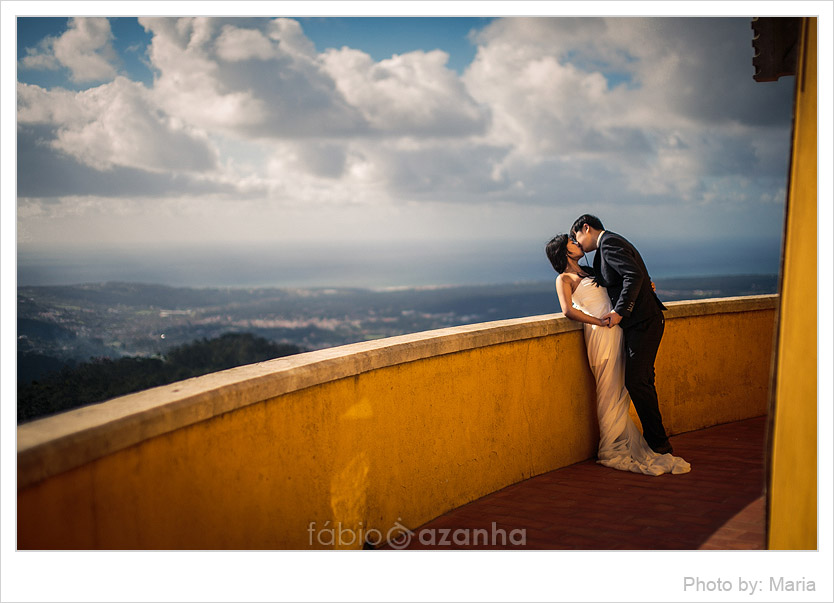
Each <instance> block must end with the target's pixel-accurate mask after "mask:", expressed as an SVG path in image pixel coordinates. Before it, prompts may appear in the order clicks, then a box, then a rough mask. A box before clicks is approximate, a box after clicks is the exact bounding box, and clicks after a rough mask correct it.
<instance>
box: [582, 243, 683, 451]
mask: <svg viewBox="0 0 834 603" xmlns="http://www.w3.org/2000/svg"><path fill="white" fill-rule="evenodd" d="M594 272H595V273H596V277H597V279H598V281H599V282H600V284H601V285H604V286H605V287H606V288H607V289H608V296H609V297H610V298H611V305H612V307H613V309H614V311H615V312H616V313H617V314H619V315H620V316H622V321H621V322H620V327H621V328H622V329H623V339H624V340H625V353H626V359H625V385H626V389H628V393H629V395H630V396H631V401H632V402H634V408H635V409H636V410H637V416H639V417H640V423H641V424H642V425H643V437H645V438H646V442H647V443H648V444H649V446H650V447H652V448H656V447H658V446H664V445H666V444H668V439H667V437H666V430H665V429H664V428H663V419H662V417H661V415H660V408H659V406H658V401H657V390H656V389H655V373H654V362H655V359H656V358H657V350H658V348H659V347H660V340H661V339H662V338H663V330H664V328H665V323H666V321H665V320H664V318H663V310H665V309H666V308H665V307H664V306H663V304H662V303H661V302H660V300H659V299H658V297H657V295H655V292H654V290H653V289H652V285H651V277H650V276H649V273H648V271H647V270H646V265H645V264H644V263H643V258H642V257H641V256H640V253H639V252H638V251H637V249H635V248H634V246H633V245H632V244H631V243H629V242H628V241H627V240H626V239H625V238H623V237H621V236H620V235H618V234H616V233H613V232H610V231H605V232H604V233H603V234H602V236H601V237H600V243H599V248H598V250H597V253H596V256H595V257H594Z"/></svg>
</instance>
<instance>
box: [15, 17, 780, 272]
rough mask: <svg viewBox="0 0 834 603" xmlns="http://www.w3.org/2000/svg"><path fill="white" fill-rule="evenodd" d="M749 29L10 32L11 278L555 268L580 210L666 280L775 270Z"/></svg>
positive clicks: (550, 23)
mask: <svg viewBox="0 0 834 603" xmlns="http://www.w3.org/2000/svg"><path fill="white" fill-rule="evenodd" d="M751 38H752V30H751V27H750V18H747V17H739V18H721V17H706V18H692V17H681V18H636V17H626V18H604V17H588V18H580V17H563V18H559V17H538V18H521V17H511V18H483V17H479V18H474V17H456V18H440V17H422V18H416V17H397V18H374V17H370V18H359V17H339V18H327V17H304V18H282V17H277V18H252V17H247V18H244V17H225V18H207V17H182V18H169V17H156V18H138V19H136V18H133V17H113V18H107V17H95V18H72V17H70V18H65V17H64V18H40V17H37V18H35V17H33V18H25V17H24V18H18V20H17V65H16V67H17V83H16V92H17V114H16V118H17V249H18V259H19V269H20V271H19V279H20V283H21V284H47V283H61V282H64V283H65V282H66V281H72V280H79V279H81V280H131V279H132V278H134V277H135V278H139V277H138V276H136V274H135V273H129V271H127V268H126V267H127V266H130V265H133V266H136V265H143V266H144V268H145V270H144V274H143V275H142V277H141V278H142V280H148V279H152V280H156V281H158V282H165V283H170V284H173V283H182V284H192V285H208V284H229V285H238V284H242V285H245V284H257V285H264V284H301V283H302V282H303V284H316V283H318V284H323V285H337V284H341V285H343V284H351V283H354V284H360V285H407V284H437V283H438V282H440V283H454V282H471V281H479V282H480V281H490V282H512V281H515V280H529V279H537V278H551V276H552V274H551V269H550V267H549V265H548V264H547V262H546V260H545V258H544V254H543V251H542V250H543V247H544V243H545V242H546V241H547V240H548V239H549V238H550V237H551V236H553V235H555V234H557V233H558V232H564V231H566V230H567V229H568V228H569V226H570V225H571V223H572V222H573V220H574V219H575V218H576V217H577V216H579V215H580V214H582V213H586V212H588V213H593V214H596V215H598V216H599V217H600V218H601V219H602V221H603V223H604V224H605V225H606V227H607V228H609V229H611V230H615V231H617V232H620V233H621V234H624V235H625V236H627V237H628V238H630V239H631V240H632V241H633V242H635V243H636V244H637V245H638V247H639V248H641V249H644V250H646V251H645V253H647V254H648V256H649V257H648V258H647V261H648V262H649V265H650V269H651V266H652V262H653V261H656V262H658V263H659V262H666V263H667V264H670V263H671V265H670V266H668V267H666V266H664V267H663V268H662V269H659V270H661V272H662V273H663V274H666V275H672V273H675V272H677V273H679V274H680V275H686V274H694V273H698V274H709V273H722V274H726V273H733V272H736V273H741V272H748V273H749V272H770V273H773V272H776V271H777V270H778V261H779V246H780V239H781V233H782V222H783V211H784V199H785V183H786V175H787V159H788V151H789V147H790V141H789V129H790V123H791V108H792V94H793V85H794V81H793V80H794V78H793V77H787V78H782V79H781V80H779V81H778V82H773V83H756V82H755V81H754V80H753V79H752V64H751V61H752V47H751ZM196 252H198V253H199V254H200V255H201V256H202V257H204V258H207V259H208V261H207V262H205V263H204V264H203V267H202V270H197V271H195V270H193V267H192V268H189V267H188V266H186V265H184V264H181V263H180V264H178V263H177V262H176V261H172V258H179V257H182V256H183V255H188V254H189V253H196ZM438 255H439V256H440V257H442V258H444V260H443V261H441V262H437V261H436V258H437V256H438ZM290 256H292V257H294V258H295V260H294V261H295V262H296V265H298V266H302V267H303V272H305V273H306V274H307V275H308V277H309V278H307V279H301V280H299V279H295V280H292V279H290V280H287V278H286V273H287V271H286V270H284V271H281V270H278V269H277V266H278V264H281V263H282V258H288V257H290ZM299 256H301V257H300V258H299ZM369 256H370V257H371V258H375V259H371V260H369V259H368V258H369ZM116 257H121V258H122V260H119V261H115V259H114V258H116ZM219 258H227V259H228V258H237V259H236V260H235V263H236V265H238V266H239V267H240V269H239V270H235V269H232V270H226V271H225V272H223V273H221V272H219V269H218V270H216V271H214V272H213V273H212V274H207V273H206V266H208V267H211V266H213V265H214V264H215V263H217V262H216V260H218V259H219ZM693 258H697V260H698V261H697V262H696V264H697V266H691V265H690V264H692V260H693ZM336 260H342V261H343V262H345V263H347V264H350V265H352V266H354V268H355V270H348V269H343V270H340V271H338V276H337V277H334V276H333V275H332V273H333V270H332V269H326V265H327V264H328V263H333V262H334V261H336ZM385 262H387V264H386V263H385ZM678 262H679V265H678ZM264 263H266V264H267V265H270V264H271V265H273V267H274V268H276V269H275V270H269V269H266V270H262V269H259V270H260V272H259V275H260V277H261V278H256V277H255V276H253V277H252V278H247V279H243V278H242V276H241V275H243V274H244V273H245V272H246V271H247V270H246V269H247V267H250V270H249V271H250V272H251V267H252V266H255V265H256V264H257V265H258V266H262V265H263V264H264ZM284 263H285V262H284ZM383 264H385V265H383ZM360 265H361V266H360ZM676 266H677V270H676ZM284 267H286V266H284ZM120 271H123V272H120ZM198 272H199V273H200V274H201V275H202V276H198ZM383 274H384V275H385V276H383ZM325 278H329V279H330V280H329V281H328V282H324V280H323V279H325Z"/></svg>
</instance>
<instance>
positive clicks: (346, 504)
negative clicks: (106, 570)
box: [17, 297, 776, 549]
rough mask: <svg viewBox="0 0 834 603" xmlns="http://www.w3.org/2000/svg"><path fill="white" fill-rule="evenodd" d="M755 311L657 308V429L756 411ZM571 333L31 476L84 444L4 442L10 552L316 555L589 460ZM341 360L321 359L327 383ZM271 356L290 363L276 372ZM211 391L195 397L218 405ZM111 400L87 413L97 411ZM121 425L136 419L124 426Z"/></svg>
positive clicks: (351, 381)
mask: <svg viewBox="0 0 834 603" xmlns="http://www.w3.org/2000/svg"><path fill="white" fill-rule="evenodd" d="M754 302H755V303H752V302H747V301H745V300H741V301H739V302H738V303H736V306H737V307H736V309H734V310H732V311H724V310H722V308H724V306H726V305H727V303H726V302H723V301H717V302H699V303H698V304H697V306H692V307H693V308H695V310H692V311H690V310H688V309H687V308H690V306H688V305H687V303H680V304H678V305H675V304H670V306H671V307H670V312H669V318H668V320H667V331H666V335H665V337H664V340H663V344H662V345H661V349H660V355H659V358H658V363H657V369H658V387H659V391H660V397H661V401H662V405H663V406H662V412H663V414H664V418H665V421H666V424H667V427H668V429H669V431H670V433H680V432H684V431H689V430H692V429H698V428H701V427H704V426H707V425H714V424H718V423H724V422H728V421H733V420H737V419H743V418H749V417H754V416H761V415H763V414H764V413H765V412H766V409H767V400H768V386H769V380H770V377H769V365H770V359H771V350H772V340H773V327H774V324H775V305H776V300H775V297H770V298H757V299H756V300H754ZM739 308H741V309H739ZM693 312H694V313H695V314H693ZM675 316H677V318H676V317H675ZM508 322H510V321H508ZM569 322H570V321H567V319H564V318H560V317H557V318H547V317H545V318H542V319H541V320H538V321H537V323H536V324H538V325H539V326H541V325H552V324H554V323H555V324H558V325H567V326H565V327H564V329H563V330H562V331H561V332H553V333H551V334H547V335H543V336H529V337H528V336H524V337H516V339H514V340H509V341H496V342H492V341H491V340H489V339H486V340H485V341H486V343H485V344H484V345H478V346H476V347H474V348H472V349H468V350H463V351H460V352H455V353H448V354H438V355H429V356H428V357H426V358H422V359H419V360H414V361H408V362H403V363H392V364H391V365H390V366H384V367H382V368H373V369H370V370H366V371H361V372H359V373H358V374H356V375H353V376H349V377H343V378H337V379H335V380H330V381H327V380H324V381H323V382H322V383H320V384H317V385H313V386H310V387H303V388H301V389H298V390H295V391H290V392H288V393H286V394H283V395H280V396H276V397H271V398H267V399H264V400H263V401H258V402H255V403H250V404H246V405H243V406H241V407H240V408H237V409H235V410H232V411H229V412H221V413H219V414H217V416H214V417H212V418H209V419H206V420H199V421H196V422H194V423H192V424H189V425H186V426H184V427H181V428H176V429H174V430H172V431H169V432H167V433H163V434H161V435H155V436H153V437H148V438H145V439H142V440H140V441H138V442H137V443H135V444H133V445H130V446H128V447H126V448H123V449H119V450H116V451H114V452H112V453H110V452H108V453H104V454H102V455H101V456H99V457H97V458H92V459H91V460H89V461H84V462H82V463H80V464H79V465H78V466H76V467H73V468H70V469H68V470H61V471H56V472H54V474H49V472H46V473H43V471H45V470H44V469H42V467H47V466H49V465H50V463H53V464H55V463H58V462H59V461H60V459H59V458H52V457H58V456H61V455H64V456H66V455H67V454H68V452H66V451H69V453H71V454H78V455H84V454H88V455H89V454H90V452H89V450H84V448H85V447H89V446H92V444H90V443H89V442H88V441H86V440H84V439H83V437H82V436H83V434H80V433H69V434H66V435H65V436H62V439H61V441H62V442H64V444H62V446H65V447H64V448H61V449H60V450H63V451H64V452H56V451H57V450H58V448H57V446H58V444H59V442H58V441H57V439H56V440H55V441H51V440H49V439H46V440H45V441H43V442H41V444H40V445H39V446H38V447H37V448H36V449H35V448H32V449H31V450H28V451H27V450H21V448H20V446H21V445H20V444H19V452H18V463H19V476H18V478H19V483H21V484H24V485H23V487H21V488H20V489H19V491H18V507H17V510H18V546H19V548H21V549H32V548H35V549H76V548H81V549H95V548H105V549H144V548H151V549H160V548H161V549H263V548H266V549H308V548H329V546H330V545H329V544H328V543H327V542H326V540H325V542H321V541H320V540H319V539H318V538H319V532H318V531H316V532H315V534H316V536H314V535H313V533H311V531H310V529H311V522H315V526H314V528H313V529H315V530H318V529H319V528H327V527H330V528H337V527H338V528H339V529H342V530H346V531H347V530H350V531H351V532H350V533H351V534H363V533H365V534H368V530H371V529H373V530H379V532H378V533H379V534H382V535H385V534H387V533H388V531H389V530H390V529H391V528H392V527H394V526H395V525H396V524H397V523H398V522H399V523H400V524H401V525H403V526H406V527H408V528H416V527H417V526H419V525H421V524H423V523H425V522H426V521H428V520H430V519H432V518H434V517H436V516H438V515H440V514H442V513H444V512H446V511H448V510H450V509H452V508H455V507H458V506H460V505H463V504H465V503H467V502H470V501H472V500H474V499H476V498H479V497H481V496H483V495H485V494H488V493H490V492H493V491H495V490H498V489H500V488H502V487H504V486H507V485H509V484H512V483H515V482H518V481H520V480H523V479H526V478H529V477H532V476H534V475H537V474H540V473H543V472H546V471H549V470H552V469H555V468H558V467H562V466H565V465H568V464H571V463H574V462H578V461H582V460H584V459H587V458H589V457H591V456H592V455H593V454H594V452H595V448H596V438H597V427H596V418H595V410H594V393H593V392H594V387H593V380H592V377H591V374H590V371H589V369H588V365H587V359H586V357H585V347H584V342H583V337H582V333H581V331H579V330H576V328H575V323H571V325H574V326H571V325H569V324H568V323H569ZM534 327H535V325H534V324H532V323H531V326H530V327H524V328H523V329H522V333H523V332H529V330H530V329H533V328H534ZM536 328H538V327H536ZM463 329H465V328H461V330H463ZM525 329H526V331H525ZM483 330H484V332H485V333H486V335H488V334H489V333H490V331H491V330H490V328H489V326H488V325H487V326H485V327H483ZM452 331H454V330H452ZM461 336H463V335H461ZM451 337H452V338H453V339H454V337H455V335H454V333H453V335H452V336H451ZM427 341H428V343H427V345H429V346H432V345H434V344H433V343H432V339H431V338H429V339H428V340H427ZM728 341H730V342H732V343H731V345H728ZM380 345H381V346H383V347H381V348H380V351H379V354H381V355H382V356H384V355H385V354H386V353H388V352H386V348H385V347H384V345H385V344H384V343H382V344H380ZM334 354H335V352H334ZM349 359H350V357H349V356H348V357H347V360H349ZM345 361H346V360H338V359H337V360H332V359H330V360H323V361H322V362H330V364H329V365H328V366H329V368H328V370H329V371H331V372H334V373H335V372H338V370H339V367H340V363H344V362H345ZM275 362H278V361H275ZM281 362H284V363H285V364H286V363H290V362H300V361H299V360H290V359H287V360H283V359H282V360H281V361H280V362H278V364H276V365H275V366H278V365H279V364H280V363H281ZM282 366H283V365H282ZM235 371H236V372H235ZM228 374H229V375H232V376H234V375H242V374H245V369H233V371H230V372H228ZM292 374H293V371H292V370H290V371H289V373H288V375H289V376H290V377H292ZM218 378H219V377H216V376H207V377H206V378H199V379H197V380H193V381H194V383H197V384H200V383H210V382H211V381H210V380H211V379H218ZM268 379H269V375H267V377H266V381H263V380H260V381H255V380H250V381H241V385H240V387H239V388H238V389H237V390H235V391H238V390H239V391H240V392H242V394H241V395H251V396H253V397H254V398H253V399H258V398H257V397H256V396H258V395H259V391H260V388H263V387H265V385H264V383H267V382H268ZM184 387H186V385H178V384H174V385H171V386H166V387H163V388H158V389H157V390H151V393H152V395H153V396H156V397H158V398H159V406H158V408H157V409H156V410H158V411H159V412H164V413H167V414H166V416H168V415H169V414H170V413H171V412H173V410H170V409H169V406H170V405H166V402H165V398H166V396H168V397H172V396H174V395H175V392H177V391H179V390H180V389H182V388H184ZM220 397H221V396H220V395H219V394H218V396H217V398H218V399H217V400H212V399H211V397H209V398H207V400H208V402H207V404H216V405H217V406H220V403H221V402H222V400H220V399H219V398H220ZM124 400H127V398H125V399H117V400H113V401H110V402H107V403H104V404H102V405H99V406H100V408H91V410H89V411H88V413H93V414H95V413H104V412H110V411H112V409H113V408H116V407H117V406H118V405H119V404H125V403H126V402H124ZM73 412H79V413H81V412H82V411H73ZM60 421H61V416H60V415H59V416H57V417H52V418H48V419H44V420H42V421H36V422H34V423H33V424H28V425H23V426H21V427H20V428H19V430H18V441H19V442H21V441H24V440H26V439H27V438H28V437H29V436H30V435H32V434H35V435H36V434H37V433H38V432H40V433H45V432H46V431H48V429H49V428H51V427H54V426H55V425H57V424H58V423H56V422H60ZM50 422H52V423H50ZM114 422H115V420H114ZM107 425H109V423H107V422H104V430H103V435H102V437H101V439H102V441H101V442H98V444H97V445H100V446H102V447H103V449H106V447H107V446H109V445H110V444H112V442H106V441H104V440H106V439H107V438H108V437H111V436H110V435H109V434H111V433H115V431H114V430H115V428H113V429H112V430H110V431H108V428H107ZM136 429H139V430H143V429H147V426H146V425H145V422H142V421H140V422H139V424H137V427H136ZM22 430H24V431H25V434H23V435H26V437H22ZM112 437H115V436H112ZM66 441H69V443H68V444H67V443H66ZM50 455H51V456H50ZM93 456H95V455H93ZM34 457H37V458H34ZM79 458H82V457H81V456H79ZM54 466H58V465H54ZM33 467H41V469H37V470H35V469H33ZM326 522H329V523H326ZM378 533H377V532H371V540H377V539H378V537H377V534H378ZM345 534H347V532H345ZM347 538H348V537H347V536H345V540H347ZM358 546H361V542H358V541H357V542H355V543H353V544H352V545H350V546H347V548H357V547H358Z"/></svg>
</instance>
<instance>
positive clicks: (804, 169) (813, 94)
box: [768, 18, 831, 549]
mask: <svg viewBox="0 0 834 603" xmlns="http://www.w3.org/2000/svg"><path fill="white" fill-rule="evenodd" d="M828 202H829V203H830V200H828ZM816 234H817V26H816V19H813V18H807V19H803V40H802V45H801V53H800V60H799V73H798V74H797V91H796V100H795V109H794V132H793V151H792V156H791V168H790V189H789V192H788V204H787V216H786V224H785V240H784V244H783V245H784V247H783V259H782V262H783V264H782V283H781V307H780V310H779V329H778V341H779V343H778V348H777V352H776V366H777V370H776V375H775V387H774V394H775V395H774V401H773V408H772V411H771V417H772V419H771V420H772V432H771V448H770V454H771V471H770V482H769V489H768V494H769V496H768V547H769V548H771V549H816V548H817V303H816V302H817V237H816ZM827 403H829V404H830V403H831V401H830V400H828V401H827Z"/></svg>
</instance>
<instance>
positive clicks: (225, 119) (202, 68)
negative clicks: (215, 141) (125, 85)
mask: <svg viewBox="0 0 834 603" xmlns="http://www.w3.org/2000/svg"><path fill="white" fill-rule="evenodd" d="M238 21H239V20H235V19H207V18H183V19H176V20H175V19H163V18H155V19H141V20H140V22H141V23H142V25H143V26H144V27H145V28H146V29H148V30H150V31H151V32H152V33H153V41H152V44H151V49H150V59H151V62H152V64H153V66H154V68H156V69H158V70H159V77H158V78H157V80H156V82H155V85H154V95H155V97H156V98H157V102H159V104H160V106H162V107H164V108H165V109H166V110H167V111H168V112H169V113H170V114H171V115H176V116H178V117H179V118H180V119H183V120H184V121H187V122H189V123H191V124H193V125H195V126H198V127H200V128H204V129H206V130H217V129H220V130H223V131H225V132H227V133H229V134H234V135H237V136H244V137H249V138H270V137H272V138H278V137H281V138H283V137H311V136H329V137H337V136H346V135H353V134H356V133H358V132H360V131H361V130H362V129H364V128H365V124H364V122H363V120H362V118H361V116H360V114H359V113H358V111H356V110H355V109H354V108H353V107H351V106H350V105H349V104H348V103H346V102H345V101H344V99H343V98H342V97H341V95H340V94H339V93H338V91H337V90H336V88H335V84H334V82H333V80H332V78H331V77H330V76H329V75H327V74H326V73H325V72H324V71H323V69H322V65H321V64H320V62H319V61H318V60H317V56H316V54H315V51H314V48H313V47H312V44H311V43H310V41H309V40H307V39H306V38H305V37H304V36H303V34H302V33H301V28H300V26H299V25H298V23H297V22H296V21H292V20H289V19H276V20H271V21H266V20H260V21H256V22H252V23H251V25H252V26H251V27H246V28H244V27H240V25H239V23H238Z"/></svg>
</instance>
